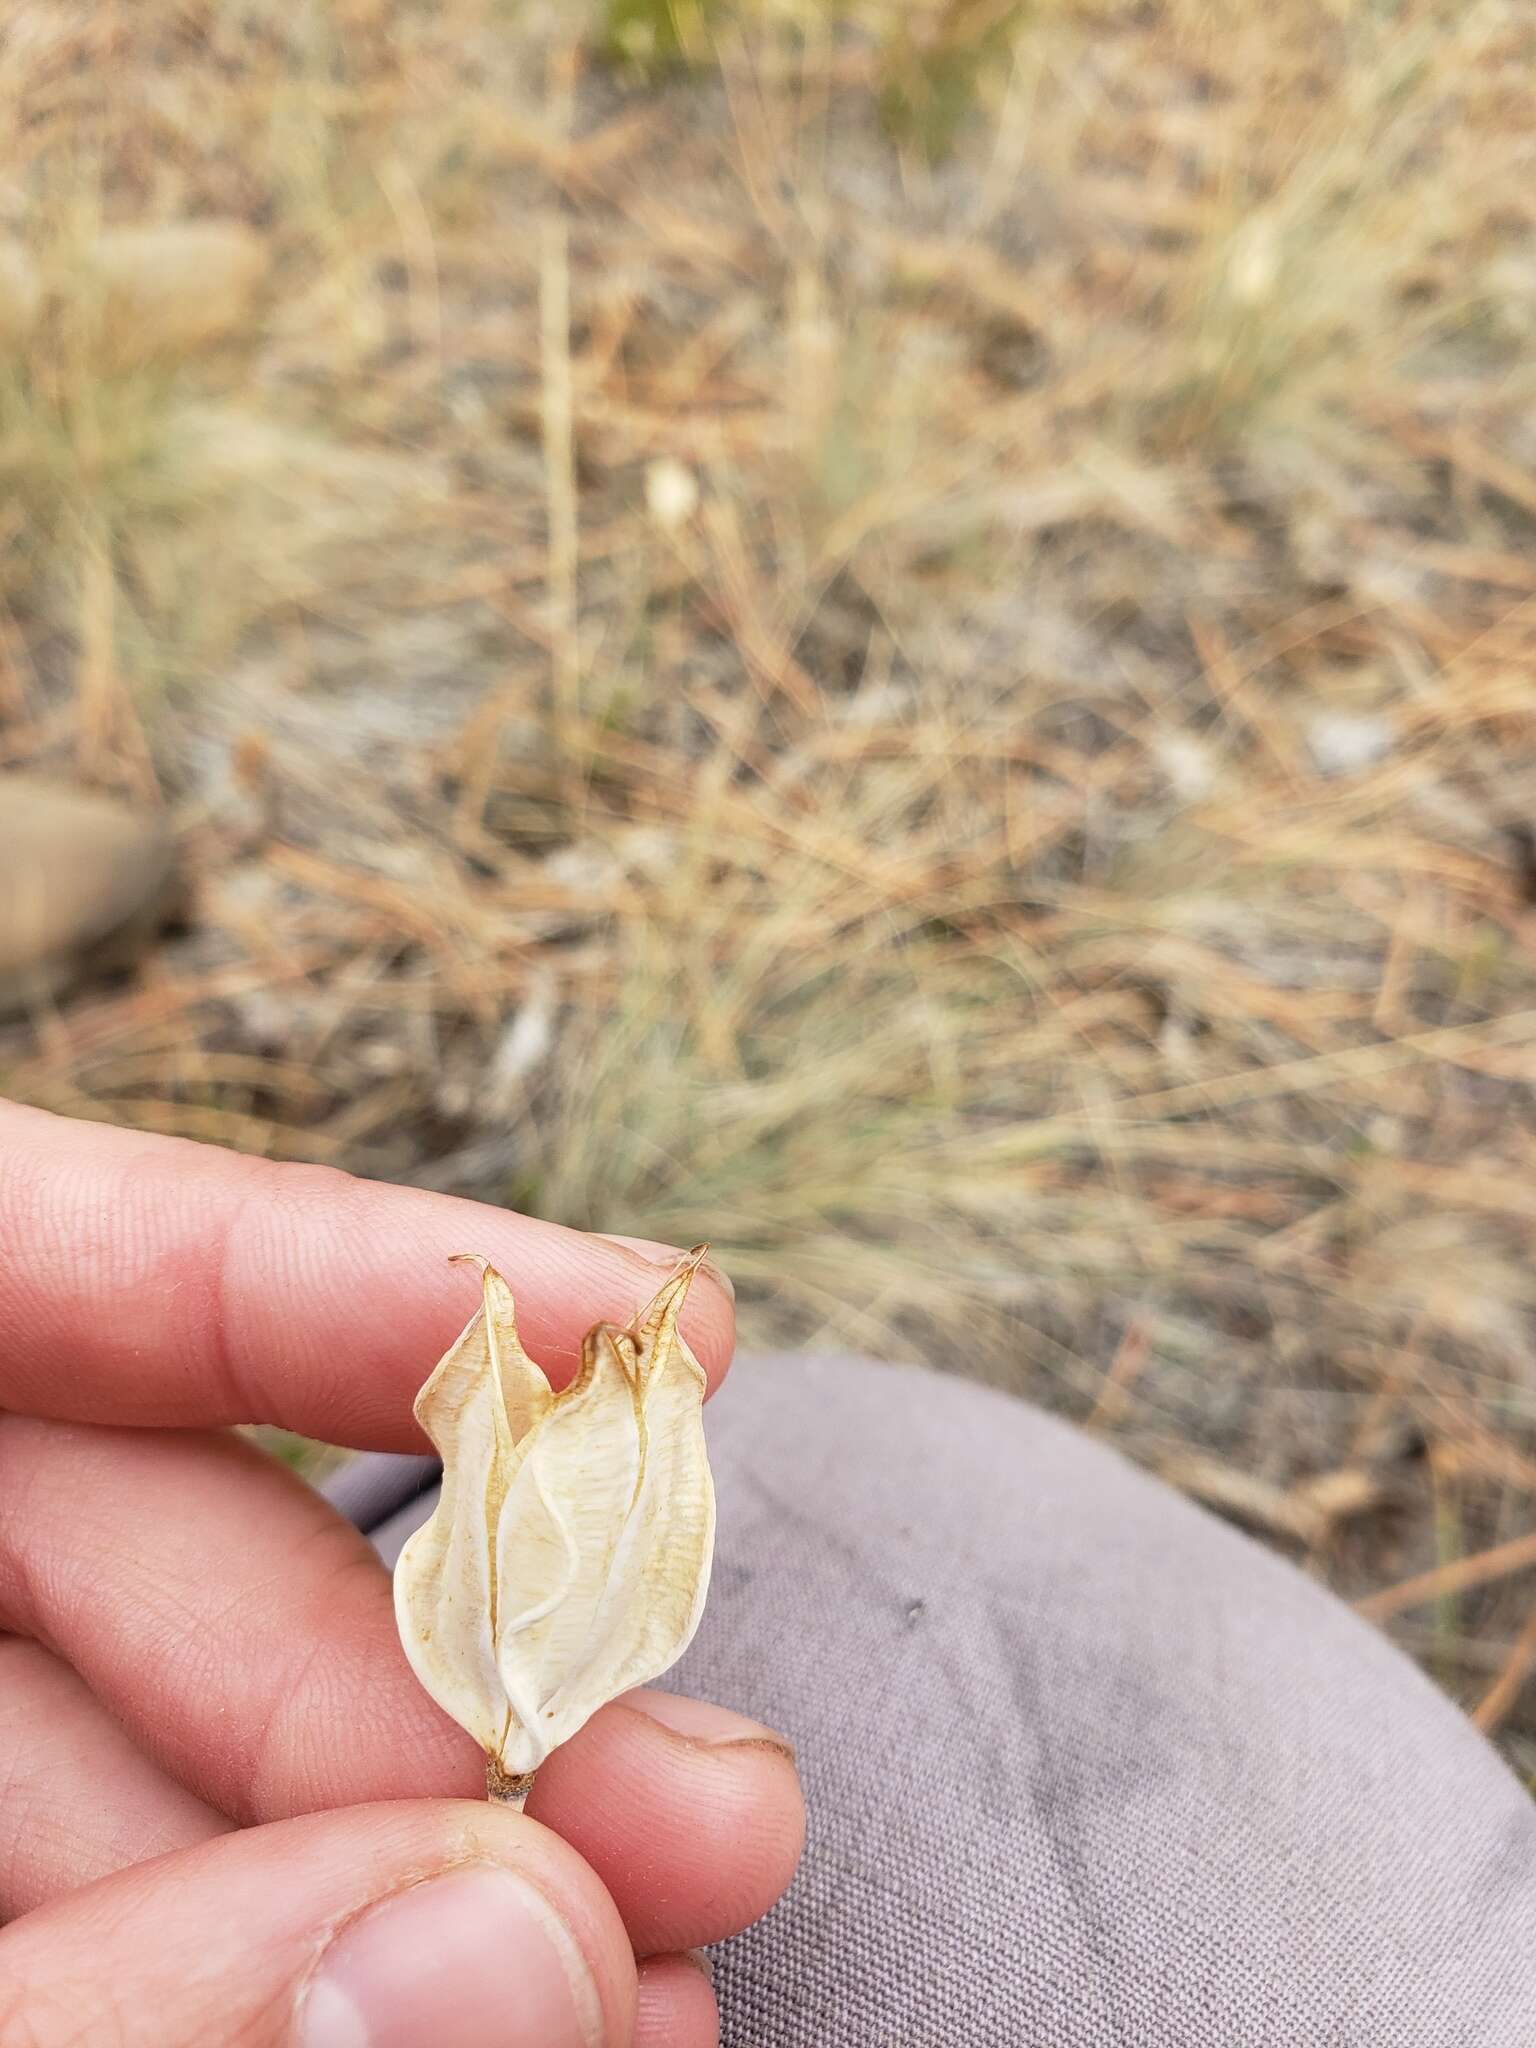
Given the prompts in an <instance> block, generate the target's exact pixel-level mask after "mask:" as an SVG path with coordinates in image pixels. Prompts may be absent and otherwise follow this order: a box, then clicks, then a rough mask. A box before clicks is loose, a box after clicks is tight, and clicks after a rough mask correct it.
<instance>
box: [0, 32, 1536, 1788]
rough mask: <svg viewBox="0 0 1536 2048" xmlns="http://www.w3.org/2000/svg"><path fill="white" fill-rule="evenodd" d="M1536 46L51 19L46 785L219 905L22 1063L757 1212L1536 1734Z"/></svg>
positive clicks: (303, 1151) (141, 1098) (7, 73)
mask: <svg viewBox="0 0 1536 2048" xmlns="http://www.w3.org/2000/svg"><path fill="white" fill-rule="evenodd" d="M1533 82H1536V26H1533V22H1532V17H1531V15H1530V12H1529V10H1528V9H1526V8H1524V7H1521V6H1518V5H1500V4H1487V5H1485V4H1478V0H1473V4H1467V0H1455V4H1440V0H1274V4H1270V5H1266V6H1263V7H1258V6H1254V5H1252V4H1250V0H1149V4H1147V5H1144V6H1139V7H1134V8H1132V7H1124V6H1112V5H1108V4H1104V5H1089V4H1086V0H1082V4H1080V0H1031V4H1027V5H1010V6H1002V5H995V4H988V0H950V4H948V5H941V4H932V5H921V4H901V5H895V4H893V5H890V6H885V7H881V6H875V5H868V6H860V5H856V4H851V0H850V4H848V5H846V6H840V7H827V6H813V5H809V4H806V5H799V6H795V5H789V4H784V5H778V6H771V5H768V4H761V5H748V4H746V0H741V4H727V0H608V4H607V5H606V6H594V7H591V8H588V9H585V10H582V9H577V8H560V9H554V8H546V9H542V10H541V9H540V8H538V7H536V6H534V5H532V4H521V5H519V4H512V0H420V4H417V0H329V4H320V0H133V4H132V5H130V4H128V0H81V4H73V0H13V5H12V6H11V8H10V9H9V11H8V14H7V19H6V24H5V27H4V30H3V32H0V123H3V127H4V137H5V140H4V156H3V164H4V176H3V179H0V228H3V236H0V508H3V509H0V766H17V765H30V766H34V767H44V768H49V769H56V770H62V771H65V772H69V773H72V774H76V775H80V776H83V777H84V778H86V779H87V780H92V781H96V782H99V783H102V784H104V785H107V786H111V787H115V788H120V789H124V790H126V791H128V792H129V793H130V794H133V795H135V796H137V797H138V798H140V799H141V800H143V801H145V802H148V803H160V802H164V803H166V804H168V805H170V806H172V807H173V809H174V812H175V814H176V816H177V819H178V822H179V825H180V827H181V829H182V832H183V835H184V841H185V845H186V847H187V854H188V860H189V862H190V864H191V866H192V868H193V870H194V872H195V875H196V877H197V881H198V898H197V905H196V909H195V912H194V914H193V916H192V919H191V922H190V926H189V929H188V930H187V931H186V932H185V934H183V935H182V936H181V937H179V938H177V939H175V940H174V941H173V942H172V943H170V944H168V945H167V946H165V947H164V948H163V949H162V950H160V951H159V952H158V953H157V954H156V955H155V956H154V957H153V959H151V960H150V961H149V962H148V963H147V964H146V966H145V967H144V968H143V970H142V971H141V973H140V974H139V975H138V977H137V978H136V979H135V980H134V981H133V982H132V983H130V984H128V985H126V986H120V987H117V988H115V989H98V990H96V991H95V992H93V993H91V994H89V995H88V996H86V997H84V998H81V999H80V1000H77V1001H76V1002H74V1003H72V1004H70V1005H69V1006H67V1007H66V1008H64V1009H62V1010H58V1011H48V1012H46V1013H42V1014H37V1015H35V1016H33V1017H32V1018H30V1019H29V1020H27V1021H26V1022H25V1023H23V1024H21V1025H17V1026H14V1027H12V1028H10V1029H9V1030H7V1031H6V1033H5V1034H4V1036H3V1038H0V1086H3V1087H4V1088H5V1089H6V1090H7V1091H8V1092H10V1093H12V1094H14V1095H17V1096H19V1097H22V1098H24V1099H27V1100H30V1101H33V1102H38V1103H43V1104H46V1105H48V1106H50V1107H53V1108H56V1109H60V1110H63V1111H66V1112H69V1113H72V1114H77V1115H82V1116H93V1117H105V1118H111V1119H113V1120H116V1121H120V1122H125V1123H130V1124H134V1125H138V1126H141V1127H146V1128H154V1129H158V1130H166V1131H175V1132H182V1133H186V1134H189V1135H192V1136H196V1137H200V1138H205V1139H211V1140H213V1141H215V1142H220V1143H226V1144H230V1145H235V1146H239V1147H242V1148H245V1149H249V1150H254V1151H259V1152H264V1153H267V1154H269V1155H272V1156H281V1157H289V1158H297V1159H309V1160H324V1161H331V1162H335V1163H337V1164H340V1165H344V1166H347V1167H350V1168H352V1169H354V1170H356V1171H359V1172H363V1173H368V1174H376V1175H384V1176H390V1177H395V1178H400V1179H405V1180H411V1181H416V1182H419V1183H422V1184H425V1185H430V1186H434V1187H440V1188H449V1189H453V1190H455V1191H458V1192H463V1193H467V1194H472V1195H476V1196H481V1197H484V1198H487V1199H490V1200H494V1201H505V1202H511V1203H515V1204H519V1205H523V1206H526V1207H528V1208H531V1209H533V1210H536V1211H538V1212H540V1213H542V1214H545V1215H549V1216H554V1217H557V1218H560V1219H562V1220H564V1221H566V1222H570V1223H574V1224H578V1225H582V1226H592V1227H596V1228H612V1229H620V1230H631V1231H638V1232H643V1233H645V1234H647V1235H651V1236H655V1237H660V1238H668V1239H672V1240H674V1241H676V1242H679V1243H685V1244H686V1243H690V1242H693V1241H694V1240H696V1239H698V1238H699V1237H701V1236H708V1237H709V1238H711V1239H712V1240H713V1241H714V1243H715V1244H716V1245H717V1247H718V1248H719V1251H720V1255H721V1257H722V1259H723V1262H724V1263H725V1264H726V1265H727V1266H728V1268H729V1269H730V1270H731V1271H732V1273H733V1274H734V1276H735V1278H736V1280H737V1282H738V1286H739V1288H740V1290H741V1296H742V1320H743V1324H744V1329H745V1334H746V1336H747V1338H748V1340H749V1341H755V1342H758V1343H764V1342H770V1341H771V1342H783V1343H791V1344H804V1345H818V1346H822V1347H826V1346H832V1345H844V1346H856V1347H859V1348H862V1349H866V1350H869V1351H872V1352H876V1353H882V1354H886V1355H889V1356H895V1357H900V1358H926V1359H930V1360H934V1361H936V1362H938V1363H940V1364H941V1365H943V1366H944V1367H945V1368H947V1369H949V1370H952V1371H956V1372H963V1373H968V1374H974V1375H978V1376H981V1377H985V1378H987V1379H990V1380H993V1381H996V1382H1000V1383H1002V1384H1006V1385H1008V1386H1011V1387H1014V1388H1017V1389H1019V1390H1020V1391H1022V1392H1024V1393H1026V1394H1028V1395H1030V1396H1031V1397H1033V1398H1035V1399H1037V1400H1041V1401H1044V1402H1046V1403H1047V1404H1049V1405H1051V1406H1052V1407H1054V1408H1057V1409H1059V1410H1061V1411H1064V1412H1065V1413H1067V1414H1069V1415H1072V1416H1074V1417H1076V1418H1078V1419H1079V1420H1081V1421H1083V1422H1085V1423H1086V1424H1087V1425H1088V1426H1089V1427H1090V1428H1092V1429H1094V1430H1097V1431H1100V1432H1103V1433H1104V1434H1105V1435H1107V1436H1110V1437H1112V1438H1114V1439H1115V1440H1117V1441H1118V1442H1119V1443H1121V1444H1122V1445H1123V1446H1124V1447H1125V1448H1126V1449H1127V1450H1128V1451H1129V1452H1130V1453H1131V1454H1132V1455H1135V1456H1137V1457H1139V1458H1141V1459H1143V1460H1145V1461H1147V1462H1149V1463H1151V1464H1152V1465H1154V1466H1156V1467H1157V1468H1159V1469H1161V1470H1164V1471H1165V1472H1167V1473H1168V1474H1169V1475H1170V1476H1171V1477H1173V1478H1174V1479H1175V1480H1176V1481H1177V1482H1178V1483H1180V1484H1182V1485H1184V1486H1186V1487H1188V1488H1190V1489H1191V1490H1192V1491H1194V1492H1195V1493H1197V1494H1199V1495H1200V1496H1202V1497H1204V1498H1206V1499H1208V1500H1210V1501H1212V1502H1213V1503H1214V1504H1215V1505H1217V1506H1218V1507H1219V1508H1220V1509H1221V1511H1223V1512H1225V1513H1227V1514H1229V1515H1233V1516H1236V1517H1237V1518H1238V1519H1240V1520H1243V1521H1246V1522H1247V1523H1249V1524H1250V1525H1252V1526H1255V1527H1257V1528H1259V1529H1260V1530H1261V1531H1262V1532H1264V1533H1266V1534H1267V1535H1269V1536H1270V1537H1271V1538H1272V1539H1273V1540H1275V1541H1277V1542H1279V1543H1282V1544H1284V1545H1285V1546H1286V1547H1288V1548H1289V1549H1290V1550H1291V1551H1292V1552H1293V1554H1295V1555H1296V1556H1298V1557H1299V1558H1300V1559H1301V1561H1302V1562H1303V1563H1304V1564H1305V1565H1306V1566H1307V1567H1308V1568H1309V1569H1312V1570H1314V1571H1318V1572H1324V1573H1327V1574H1329V1575H1330V1576H1331V1577H1332V1578H1333V1579H1334V1581H1335V1582H1336V1583H1337V1584H1338V1585H1339V1586H1340V1587H1341V1589H1342V1590H1343V1591H1344V1592H1345V1593H1346V1594H1348V1595H1349V1596H1351V1597H1356V1598H1361V1599H1364V1600H1365V1601H1366V1603H1367V1607H1368V1611H1371V1612H1372V1613H1374V1614H1375V1615H1376V1616H1377V1617H1378V1618H1379V1619H1382V1620H1385V1621H1389V1622H1390V1623H1391V1625H1392V1626H1394V1628H1396V1629H1397V1630H1398V1631H1399V1633H1400V1635H1401V1638H1402V1640H1403V1641H1404V1642H1405V1643H1406V1644H1407V1645H1408V1646H1409V1647H1410V1648H1411V1649H1412V1650H1413V1651H1415V1652H1416V1653H1417V1654H1419V1655H1421V1656H1422V1657H1424V1658H1425V1659H1426V1661H1427V1662H1428V1663H1429V1665H1430V1667H1431V1669H1432V1670H1433V1671H1434V1672H1435V1674H1436V1675H1437V1676H1438V1677H1439V1678H1440V1679H1441V1680H1442V1681H1443V1682H1444V1683H1445V1684H1447V1685H1448V1686H1449V1687H1451V1688H1452V1689H1453V1691H1454V1692H1455V1693H1456V1694H1457V1696H1458V1697H1460V1698H1461V1699H1463V1700H1464V1701H1466V1702H1467V1704H1468V1705H1469V1706H1470V1707H1472V1708H1473V1709H1474V1710H1475V1711H1476V1712H1477V1713H1478V1715H1479V1717H1480V1719H1481V1720H1482V1721H1483V1723H1484V1725H1485V1726H1487V1727H1489V1728H1490V1729H1492V1730H1494V1731H1496V1732H1497V1733H1498V1735H1499V1736H1500V1739H1501V1740H1502V1741H1503V1742H1504V1743H1505V1744H1506V1745H1507V1748H1508V1752H1509V1754H1510V1755H1511V1756H1512V1758H1513V1759H1514V1761H1515V1762H1516V1764H1517V1766H1518V1767H1520V1768H1522V1769H1524V1770H1525V1771H1526V1772H1528V1773H1530V1772H1532V1771H1536V1678H1533V1670H1536V1607H1533V1605H1532V1603H1533V1600H1536V1569H1533V1568H1536V1541H1533V1539H1532V1537H1531V1535H1530V1533H1529V1532H1530V1529H1531V1522H1532V1515H1531V1507H1532V1499H1533V1493H1536V1381H1533V1367H1532V1358H1533V1350H1532V1334H1533V1330H1532V1310H1533V1306H1536V1268H1533V1263H1532V1257H1531V1252H1532V1221H1533V1217H1536V1178H1533V1166H1536V1120H1533V1114H1532V1095H1531V1082H1532V1079H1533V1077H1536V909H1533V907H1532V906H1533V904H1536V842H1533V839H1532V836H1531V822H1532V818H1533V802H1536V751H1533V747H1532V731H1533V714H1536V553H1533V550H1532V547H1531V540H1532V534H1533V531H1536V358H1533V352H1532V342H1533V338H1536V139H1533V129H1532V123H1531V118H1530V110H1531V105H1532V88H1533ZM1426 1575H1427V1576H1426Z"/></svg>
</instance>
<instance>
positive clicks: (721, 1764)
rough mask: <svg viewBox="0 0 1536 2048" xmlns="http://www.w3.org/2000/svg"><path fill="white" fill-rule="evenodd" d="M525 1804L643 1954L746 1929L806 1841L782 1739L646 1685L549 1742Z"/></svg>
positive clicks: (789, 1754) (782, 1883)
mask: <svg viewBox="0 0 1536 2048" xmlns="http://www.w3.org/2000/svg"><path fill="white" fill-rule="evenodd" d="M653 1774H659V1775H653ZM528 1810H529V1812H530V1813H532V1814H533V1815H534V1816H535V1817H536V1818H537V1819H539V1820H542V1821H544V1822H546V1823H547V1824H548V1825H549V1826H550V1827H552V1828H554V1830H555V1831H556V1833H557V1834H559V1835H561V1836H562V1837H563V1838H564V1840H566V1841H568V1842H569V1843H570V1844H571V1846H572V1848H574V1849H579V1850H580V1852H581V1854H582V1855H583V1856H584V1857H586V1859H587V1861H588V1862H589V1863H590V1864H592V1866H593V1868H594V1869H596V1870H598V1871H601V1872H602V1873H604V1874H605V1876H606V1877H607V1880H608V1882H609V1884H610V1886H611V1887H612V1888H613V1889H614V1890H615V1894H616V1896H621V1900H622V1911H623V1913H624V1918H625V1922H626V1924H627V1925H628V1927H629V1931H630V1937H631V1939H632V1940H633V1942H634V1944H635V1948H636V1950H637V1951H638V1952H639V1953H640V1954H641V1955H648V1954H655V1953H658V1952H659V1951H661V1950H664V1949H680V1948H696V1947H699V1946H701V1945H702V1944H703V1943H705V1942H709V1941H723V1940H724V1939H725V1937H726V1936H727V1935H730V1934H739V1933H740V1931H741V1930H742V1928H744V1927H750V1926H751V1924H752V1922H753V1921H754V1920H757V1919H760V1918H761V1916H762V1915H763V1914H764V1913H766V1912H767V1911H768V1908H769V1907H770V1906H771V1905H773V1903H774V1902H775V1900H777V1899H778V1898H779V1896H780V1894H781V1893H782V1892H783V1891H784V1890H785V1889H786V1887H787V1886H788V1884H789V1881H790V1879H791V1878H792V1877H793V1876H794V1874H795V1865H796V1864H797V1863H798V1862H799V1860H800V1851H801V1849H802V1848H803V1846H804V1842H805V1814H804V1808H803V1806H802V1804H801V1800H800V1784H799V1779H798V1777H797V1776H796V1772H795V1763H794V1752H793V1750H792V1749H791V1748H790V1746H789V1744H788V1743H787V1742H785V1740H784V1738H783V1737H782V1736H781V1735H776V1734H775V1733H774V1732H773V1731H772V1730H771V1729H768V1728H764V1727H763V1726H761V1724H760V1723H758V1722H756V1721H749V1720H747V1719H746V1717H745V1716H744V1715H741V1714H735V1713H732V1712H730V1711H729V1710H727V1709H726V1708H724V1707H717V1706H715V1705H713V1704H712V1703H708V1702H705V1701H703V1700H692V1699H686V1698H684V1697H683V1696H682V1695H681V1694H678V1693H667V1692H659V1691H656V1690H654V1689H651V1688H646V1689H645V1690H643V1691H639V1692H631V1693H626V1694H625V1695H624V1697H623V1698H622V1699H621V1700H615V1701H614V1703H613V1704H612V1706H610V1707H608V1708H606V1709H605V1710H604V1711H603V1713H602V1714H600V1715H599V1716H598V1717H597V1718H596V1719H595V1720H593V1721H591V1722H589V1723H588V1725H587V1727H586V1729H584V1730H583V1732H582V1735H580V1736H578V1737H577V1738H576V1740H575V1741H573V1742H568V1743H566V1744H565V1746H564V1747H563V1748H561V1749H557V1750H556V1751H555V1753H554V1755H553V1756H551V1757H550V1758H549V1759H548V1761H547V1762H546V1763H545V1764H544V1766H543V1768H542V1769H541V1770H540V1772H539V1775H538V1777H537V1778H535V1780H534V1784H533V1791H532V1792H531V1793H530V1794H529V1797H528Z"/></svg>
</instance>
